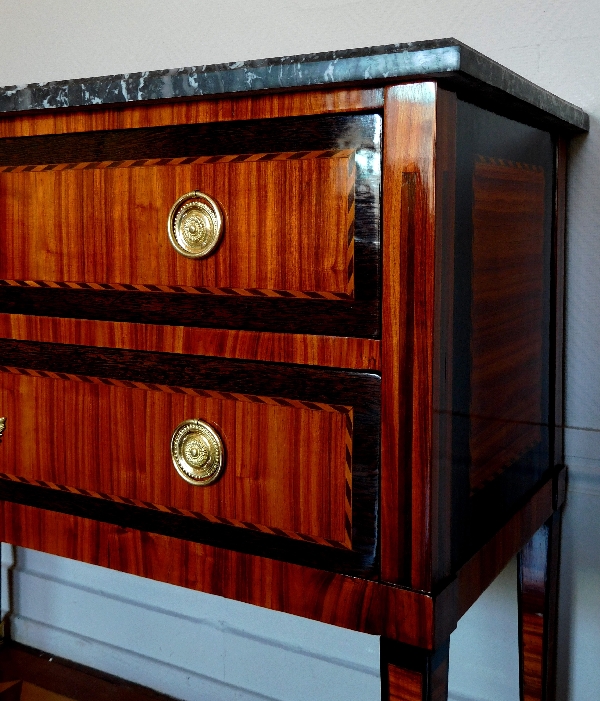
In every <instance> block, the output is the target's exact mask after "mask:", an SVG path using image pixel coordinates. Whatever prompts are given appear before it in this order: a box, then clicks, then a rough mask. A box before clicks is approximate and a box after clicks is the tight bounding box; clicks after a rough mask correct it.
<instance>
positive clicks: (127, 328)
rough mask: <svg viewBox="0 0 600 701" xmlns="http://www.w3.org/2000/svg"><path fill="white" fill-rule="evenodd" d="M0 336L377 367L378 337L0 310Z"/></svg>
mask: <svg viewBox="0 0 600 701" xmlns="http://www.w3.org/2000/svg"><path fill="white" fill-rule="evenodd" d="M0 338H14V339H18V340H21V341H42V342H46V343H70V344H81V345H84V346H104V347H107V348H131V349H134V350H148V351H159V352H164V353H187V354H194V355H210V356H214V357H219V358H239V359H244V360H265V361H271V362H280V363H301V364H306V365H322V366H326V367H340V368H352V369H355V370H379V369H380V367H381V349H380V341H375V340H371V339H363V338H343V337H335V336H334V337H332V336H300V335H296V334H286V333H267V332H264V333H258V332H255V331H254V332H253V331H230V330H225V329H211V330H210V331H207V330H206V329H193V328H184V327H181V326H180V327H177V326H156V325H150V324H125V323H118V322H109V321H90V320H88V319H61V318H51V317H40V316H24V315H20V314H2V313H0Z"/></svg>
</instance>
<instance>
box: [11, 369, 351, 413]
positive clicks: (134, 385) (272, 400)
mask: <svg viewBox="0 0 600 701" xmlns="http://www.w3.org/2000/svg"><path fill="white" fill-rule="evenodd" d="M0 372H4V373H10V374H11V375H26V376H28V377H39V378H46V379H51V380H72V381H75V382H85V383H86V384H95V385H111V386H113V387H122V388H124V389H141V390H146V391H151V392H166V393H167V394H189V395H192V396H197V397H206V398H210V399H221V400H223V399H225V400H229V401H236V402H250V403H251V404H269V405H270V406H279V407H284V408H285V407H288V408H290V409H308V410H309V411H331V412H336V413H338V414H348V413H350V412H351V411H352V407H349V406H342V405H340V404H325V403H323V402H303V401H300V400H298V399H283V398H281V397H263V396H260V397H259V396H257V395H254V394H239V393H237V392H216V391H214V390H205V389H192V388H191V387H173V386H171V385H160V384H154V383H147V382H134V381H132V380H115V379H113V378H107V377H92V376H89V375H74V374H72V373H66V372H50V371H49V370H30V369H26V368H16V367H9V366H0Z"/></svg>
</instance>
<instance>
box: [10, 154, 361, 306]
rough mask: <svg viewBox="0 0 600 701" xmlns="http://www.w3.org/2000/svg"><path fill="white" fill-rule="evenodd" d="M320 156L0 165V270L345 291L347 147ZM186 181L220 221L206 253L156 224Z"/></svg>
mask: <svg viewBox="0 0 600 701" xmlns="http://www.w3.org/2000/svg"><path fill="white" fill-rule="evenodd" d="M321 153H322V152H320V151H316V152H313V153H312V154H305V155H304V157H302V158H300V159H295V158H293V157H294V156H296V155H298V154H297V152H292V153H291V154H289V156H290V158H287V159H286V158H285V156H286V155H287V154H283V155H282V154H279V155H278V156H277V157H278V158H281V159H282V160H265V161H263V160H258V159H259V158H261V156H260V155H259V156H256V158H257V160H256V161H254V160H252V161H247V162H239V163H238V162H235V158H236V156H232V157H226V158H225V159H223V162H221V163H205V164H197V165H172V166H168V165H163V166H160V165H159V166H157V165H152V164H150V165H146V166H143V165H138V166H136V167H127V165H125V166H119V167H114V168H107V167H97V168H93V169H89V168H86V169H79V168H74V169H69V170H45V171H42V172H31V171H25V172H9V173H6V172H5V173H0V200H1V201H2V203H3V204H2V208H3V214H4V216H3V230H4V231H6V232H11V231H12V232H13V235H12V236H7V237H5V238H3V244H2V246H1V248H0V277H1V278H2V279H4V280H30V281H34V280H40V281H46V282H48V283H53V282H70V283H77V282H82V283H98V284H99V285H98V287H99V289H102V287H100V283H109V284H110V285H116V286H117V289H119V287H121V286H122V285H133V286H137V287H139V288H140V290H142V291H144V290H147V291H150V290H151V289H152V287H156V286H159V287H167V290H166V291H169V290H168V288H169V287H173V286H175V287H208V288H234V289H238V290H239V291H240V292H242V291H244V290H257V291H261V292H263V294H268V293H269V292H271V293H272V294H276V292H275V291H278V290H281V291H285V292H288V293H292V294H296V295H300V294H301V293H302V292H303V291H307V292H318V293H320V294H321V295H322V296H324V297H328V296H329V297H332V298H334V299H335V298H336V297H341V298H344V297H352V296H353V280H354V277H353V275H351V276H349V275H348V270H349V266H350V272H352V268H351V261H352V257H353V236H352V235H351V236H350V241H349V236H348V232H349V231H350V233H352V230H353V227H354V174H355V168H354V151H351V150H346V151H338V152H336V153H334V154H333V157H329V158H322V157H319V156H321ZM267 155H268V154H267ZM299 155H300V156H302V153H300V154H299ZM229 158H233V159H234V162H231V161H230V160H229ZM150 163H152V162H151V161H150ZM194 190H201V191H202V192H205V193H207V194H209V195H210V196H211V197H212V198H213V199H215V200H216V201H217V202H218V203H219V204H220V206H221V208H222V210H223V213H224V215H225V219H226V223H225V232H224V235H223V239H222V243H221V245H220V246H219V248H218V250H217V251H216V252H215V253H213V254H212V255H210V256H208V257H207V258H203V259H199V260H193V259H189V258H186V257H184V256H182V255H180V254H178V253H177V252H176V251H175V249H174V248H173V247H172V246H171V245H170V243H169V239H168V237H167V226H166V225H167V220H168V216H169V210H170V209H171V206H172V205H173V203H174V202H175V201H176V200H177V199H178V197H180V196H181V195H183V194H184V193H188V192H190V191H194ZM349 201H350V202H349ZM349 244H350V245H349ZM121 289H122V287H121ZM190 292H192V293H194V292H196V293H197V290H190Z"/></svg>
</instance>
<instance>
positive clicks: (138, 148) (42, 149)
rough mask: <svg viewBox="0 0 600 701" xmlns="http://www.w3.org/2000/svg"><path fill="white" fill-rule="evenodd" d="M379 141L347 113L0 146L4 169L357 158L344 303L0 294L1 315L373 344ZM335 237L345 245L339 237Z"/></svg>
mask: <svg viewBox="0 0 600 701" xmlns="http://www.w3.org/2000/svg"><path fill="white" fill-rule="evenodd" d="M381 138H382V119H381V116H380V115H379V114H353V115H319V116H317V117H294V118H280V119H260V120H248V121H242V122H223V123H214V124H193V125H181V126H172V127H152V128H142V129H121V130H115V131H98V132H84V133H75V134H61V135H46V136H30V137H19V138H10V139H0V165H10V166H18V165H24V164H27V165H33V164H47V163H63V162H64V163H66V162H72V161H81V162H88V161H90V162H92V161H105V160H114V159H121V160H130V159H144V158H179V157H186V156H194V157H197V156H206V155H209V156H210V155H224V154H231V153H234V154H235V153H262V152H267V153H271V152H279V151H283V152H288V151H299V152H302V151H315V150H327V149H340V148H351V149H355V150H356V159H355V162H356V185H355V225H354V261H353V265H354V299H353V300H352V301H346V300H321V299H290V298H280V297H277V298H271V297H270V298H260V297H256V296H252V297H242V296H231V297H229V296H225V295H216V296H210V295H186V294H181V293H177V294H169V293H161V294H160V295H159V294H156V293H151V292H140V291H136V290H132V291H127V292H123V291H115V290H106V291H97V290H82V289H79V290H72V289H54V288H44V289H41V288H38V289H35V288H16V287H3V288H1V289H0V306H1V307H2V309H3V311H5V312H8V313H13V314H28V315H31V314H32V315H36V316H60V317H69V318H75V319H96V320H100V321H130V322H140V321H141V322H144V323H149V324H160V325H163V324H164V325H177V326H196V327H198V326H199V327H205V328H220V329H243V330H248V331H279V332H283V333H300V334H301V333H307V334H323V335H329V336H356V337H361V338H377V337H378V336H379V328H380V311H379V297H380V286H381V263H380V255H381V251H380V208H381V205H380V198H381ZM4 177H10V173H7V174H6V175H5V176H4ZM339 233H340V236H344V238H345V237H346V236H347V232H339ZM73 282H85V281H73ZM100 282H102V281H100Z"/></svg>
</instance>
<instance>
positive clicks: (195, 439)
mask: <svg viewBox="0 0 600 701" xmlns="http://www.w3.org/2000/svg"><path fill="white" fill-rule="evenodd" d="M224 452H225V451H224V448H223V441H222V440H221V436H219V434H218V433H217V432H216V431H215V429H214V428H213V427H212V426H210V425H209V424H207V423H206V421H202V420H201V419H188V420H187V421H184V422H183V423H180V424H179V426H177V428H176V429H175V431H174V432H173V436H172V438H171V458H172V459H173V465H174V466H175V469H176V470H177V472H178V473H179V475H180V476H181V477H183V479H184V480H185V481H186V482H189V483H190V484H195V485H197V486H201V487H205V486H207V485H209V484H212V483H213V482H215V481H216V480H218V479H219V477H220V476H221V473H222V471H223V465H224Z"/></svg>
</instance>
